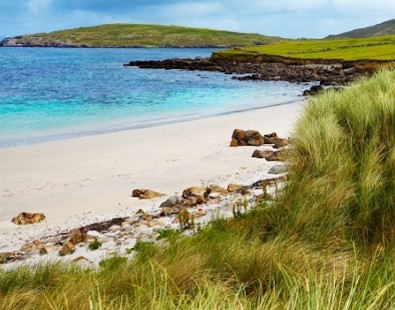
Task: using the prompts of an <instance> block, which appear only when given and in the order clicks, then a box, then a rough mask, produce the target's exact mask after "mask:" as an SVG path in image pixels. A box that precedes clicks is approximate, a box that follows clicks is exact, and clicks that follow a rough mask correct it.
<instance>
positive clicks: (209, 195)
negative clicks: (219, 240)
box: [0, 176, 284, 264]
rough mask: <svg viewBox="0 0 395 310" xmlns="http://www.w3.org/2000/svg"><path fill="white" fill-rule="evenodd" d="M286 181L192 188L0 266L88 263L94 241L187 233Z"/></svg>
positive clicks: (112, 244) (6, 257) (14, 255)
mask: <svg viewBox="0 0 395 310" xmlns="http://www.w3.org/2000/svg"><path fill="white" fill-rule="evenodd" d="M283 180H284V179H283V178H282V176H279V177H278V176H277V177H274V178H270V179H265V180H259V181H257V182H255V183H253V184H251V185H248V186H246V185H240V184H229V185H228V187H227V188H223V187H220V186H217V185H211V186H206V187H190V188H187V189H185V190H184V191H183V192H182V194H181V195H180V196H172V197H169V198H167V199H166V200H165V201H163V202H162V203H161V204H160V205H159V208H158V209H157V210H156V211H153V212H145V211H143V210H139V211H138V212H136V213H135V214H134V215H133V216H131V217H125V218H116V219H112V220H110V221H105V222H101V223H95V224H91V225H87V226H84V227H80V228H77V229H73V230H71V231H69V232H67V233H64V234H60V235H57V236H52V237H47V238H44V239H43V240H40V241H38V240H34V241H32V242H28V243H26V244H24V245H23V246H22V247H21V248H20V249H19V250H17V251H13V252H4V253H0V264H6V263H10V262H15V261H22V260H26V259H28V258H31V257H34V256H45V255H50V256H51V257H62V256H70V255H72V254H75V255H78V256H77V257H75V258H74V256H75V255H74V256H72V258H73V259H72V260H71V261H74V262H89V259H88V258H86V257H84V256H83V255H84V253H86V251H87V248H88V247H89V244H90V243H92V242H94V241H97V242H100V244H101V243H102V244H103V245H106V244H107V245H108V247H107V250H108V249H111V250H112V251H117V250H119V249H120V248H121V247H122V245H129V246H130V245H133V244H135V243H136V240H140V239H141V240H147V241H154V240H156V236H157V235H158V233H159V231H161V230H165V229H174V230H180V231H185V230H187V229H190V228H194V227H195V225H200V224H204V223H205V222H208V221H209V220H210V219H211V218H212V216H214V214H215V212H216V211H214V210H218V209H221V208H222V209H225V210H228V211H229V207H230V206H232V205H235V204H236V202H238V201H239V200H240V199H241V197H244V198H243V199H245V200H246V201H248V202H249V206H248V208H250V207H253V205H255V203H256V202H259V201H261V200H263V199H265V198H267V197H268V194H267V187H268V186H272V185H274V184H275V183H276V182H280V181H283ZM138 191H143V192H147V191H150V190H141V189H139V190H138ZM210 212H211V213H210ZM230 214H231V213H230ZM228 216H230V215H228ZM203 217H206V218H205V219H203V221H202V223H199V222H197V221H198V219H200V218H203ZM132 248H133V246H131V249H132ZM82 249H84V250H82ZM104 249H106V248H105V247H104Z"/></svg>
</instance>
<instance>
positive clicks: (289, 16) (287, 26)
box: [0, 0, 395, 38]
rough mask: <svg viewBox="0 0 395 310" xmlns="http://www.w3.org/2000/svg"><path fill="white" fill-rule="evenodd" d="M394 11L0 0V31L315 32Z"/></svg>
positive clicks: (355, 1) (359, 4) (204, 2)
mask: <svg viewBox="0 0 395 310" xmlns="http://www.w3.org/2000/svg"><path fill="white" fill-rule="evenodd" d="M394 13H395V0H374V1H373V0H187V1H181V0H0V35H8V36H13V35H17V34H28V33H35V32H50V31H54V30H59V29H67V28H74V27H80V26H92V25H98V24H103V23H153V24H165V25H180V26H193V27H207V28H216V29H225V30H232V31H240V32H255V33H262V34H268V35H279V36H283V37H289V38H298V37H311V38H321V37H325V36H326V35H328V34H335V33H340V32H344V31H348V30H351V29H354V28H359V27H364V26H370V25H374V24H377V23H380V22H382V21H385V20H388V19H392V18H394V17H395V16H394V15H395V14H394Z"/></svg>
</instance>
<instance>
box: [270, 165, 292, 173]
mask: <svg viewBox="0 0 395 310" xmlns="http://www.w3.org/2000/svg"><path fill="white" fill-rule="evenodd" d="M286 172H288V167H287V166H286V165H275V166H273V167H271V168H270V169H269V171H268V173H269V174H282V173H286Z"/></svg>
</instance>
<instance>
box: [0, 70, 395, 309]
mask: <svg viewBox="0 0 395 310" xmlns="http://www.w3.org/2000/svg"><path fill="white" fill-rule="evenodd" d="M394 85H395V71H389V70H388V71H382V72H380V73H378V74H376V75H375V76H374V77H373V78H370V79H362V80H360V81H359V82H358V83H357V84H354V85H352V86H351V87H350V88H348V89H346V90H344V91H341V92H335V91H328V92H325V93H323V94H321V95H319V96H318V97H316V98H314V99H311V100H310V102H309V103H308V104H307V105H306V108H305V112H304V114H303V116H302V117H301V118H300V119H299V121H298V123H297V126H296V131H295V134H294V138H293V140H292V144H293V149H292V151H291V152H290V154H289V155H288V156H289V158H288V160H289V162H290V172H289V177H290V178H289V182H288V183H287V185H286V187H285V188H284V189H283V190H282V191H281V192H279V193H278V195H277V198H275V200H270V201H268V200H267V201H264V202H262V203H261V204H259V205H258V206H257V207H256V208H255V209H253V210H252V211H250V212H248V213H244V214H243V213H237V214H235V217H234V218H232V219H229V220H221V219H219V220H216V221H213V222H212V223H211V224H210V225H209V226H208V227H206V228H204V229H202V230H200V231H199V232H197V234H196V235H195V236H192V237H185V236H183V235H181V234H178V233H175V232H174V231H163V232H162V233H161V234H160V235H161V238H160V242H162V246H156V245H154V244H153V243H144V242H139V243H138V245H137V246H136V247H135V249H134V250H131V251H130V253H131V254H133V259H129V260H127V259H126V258H125V257H119V256H110V257H109V258H108V259H106V260H104V261H103V262H101V264H100V266H101V267H100V268H99V269H98V270H91V269H81V268H79V267H76V266H62V265H42V266H38V267H36V268H34V269H30V268H19V269H16V270H13V271H8V272H4V271H3V272H0V308H1V309H19V308H20V309H394V308H395V247H394V245H395V244H394V241H395V212H394V206H395V87H394ZM130 256H132V255H130Z"/></svg>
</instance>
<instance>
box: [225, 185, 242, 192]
mask: <svg viewBox="0 0 395 310" xmlns="http://www.w3.org/2000/svg"><path fill="white" fill-rule="evenodd" d="M241 188H242V185H240V184H229V185H228V189H227V190H228V192H229V193H235V192H238V191H240V190H241Z"/></svg>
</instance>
